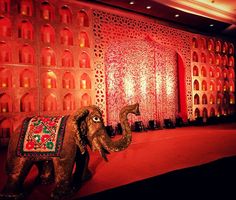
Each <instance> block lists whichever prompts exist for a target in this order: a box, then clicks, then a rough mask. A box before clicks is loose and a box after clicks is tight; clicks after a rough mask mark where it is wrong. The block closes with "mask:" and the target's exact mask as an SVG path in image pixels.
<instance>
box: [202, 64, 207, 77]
mask: <svg viewBox="0 0 236 200" xmlns="http://www.w3.org/2000/svg"><path fill="white" fill-rule="evenodd" d="M201 76H202V77H206V76H207V71H206V67H204V66H202V68H201Z"/></svg>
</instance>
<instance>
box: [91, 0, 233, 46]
mask: <svg viewBox="0 0 236 200" xmlns="http://www.w3.org/2000/svg"><path fill="white" fill-rule="evenodd" d="M88 1H89V0H87V2H88ZM90 2H95V3H98V4H103V5H108V6H112V7H114V8H116V9H124V10H126V11H127V10H128V11H131V12H134V13H139V14H143V15H147V16H150V17H154V18H157V19H159V20H162V21H165V22H168V23H169V24H170V25H172V26H174V27H178V28H183V29H187V30H188V31H191V32H196V33H202V34H207V35H208V34H209V35H213V36H220V37H226V38H229V39H231V40H234V41H235V40H236V0H90ZM147 6H150V8H149V9H148V8H147Z"/></svg>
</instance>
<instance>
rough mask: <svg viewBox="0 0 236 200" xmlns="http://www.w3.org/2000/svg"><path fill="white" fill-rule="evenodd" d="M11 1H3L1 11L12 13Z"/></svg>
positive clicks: (0, 2)
mask: <svg viewBox="0 0 236 200" xmlns="http://www.w3.org/2000/svg"><path fill="white" fill-rule="evenodd" d="M10 3H11V1H10V0H1V1H0V11H1V12H4V13H9V12H10Z"/></svg>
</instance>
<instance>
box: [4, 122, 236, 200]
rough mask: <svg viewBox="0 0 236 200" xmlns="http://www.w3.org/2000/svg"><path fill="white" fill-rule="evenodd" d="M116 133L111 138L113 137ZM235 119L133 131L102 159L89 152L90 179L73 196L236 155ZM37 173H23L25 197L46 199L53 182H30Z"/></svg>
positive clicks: (86, 195) (86, 194)
mask: <svg viewBox="0 0 236 200" xmlns="http://www.w3.org/2000/svg"><path fill="white" fill-rule="evenodd" d="M117 138H118V136H116V137H115V138H114V139H117ZM235 147H236V123H224V124H218V125H211V126H188V127H182V128H175V129H162V130H155V131H145V132H140V133H133V141H132V144H131V145H130V147H129V148H128V149H127V150H125V151H123V152H118V153H112V154H110V155H108V160H109V162H105V161H104V160H103V159H102V158H101V157H100V156H99V155H98V154H97V153H94V152H91V153H90V156H91V159H90V165H89V166H90V169H91V171H92V173H93V177H92V179H91V180H89V181H87V182H85V183H84V184H83V186H82V187H81V189H80V191H79V192H78V193H77V194H76V195H75V197H74V198H73V199H78V198H81V197H89V195H92V194H95V193H98V192H102V191H106V190H109V189H112V188H117V187H120V186H122V185H127V184H130V183H134V182H137V181H140V180H144V179H148V178H151V177H156V176H160V175H163V174H166V173H168V172H172V171H175V170H180V169H186V168H190V167H194V166H200V165H203V164H206V163H210V162H212V161H215V160H219V159H222V158H227V157H233V156H236V148H235ZM0 156H1V163H0V177H1V179H0V189H2V187H3V184H4V183H5V181H6V175H5V173H4V169H3V168H4V165H5V159H6V152H5V151H1V155H0ZM36 175H37V170H36V168H32V170H31V171H30V174H29V176H28V177H27V181H26V185H25V187H26V188H27V191H28V192H29V195H28V199H34V200H39V199H40V200H41V199H49V198H48V197H49V196H50V191H51V189H52V187H53V185H49V186H45V185H38V186H33V184H32V183H33V180H34V179H35V176H36Z"/></svg>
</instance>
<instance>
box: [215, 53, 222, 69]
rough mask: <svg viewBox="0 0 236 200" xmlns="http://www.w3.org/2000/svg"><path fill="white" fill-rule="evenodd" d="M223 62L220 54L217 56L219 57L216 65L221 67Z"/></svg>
mask: <svg viewBox="0 0 236 200" xmlns="http://www.w3.org/2000/svg"><path fill="white" fill-rule="evenodd" d="M221 61H222V60H221V55H220V54H217V55H216V63H215V64H216V65H217V66H219V65H221Z"/></svg>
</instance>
